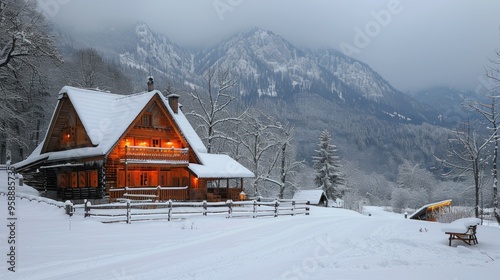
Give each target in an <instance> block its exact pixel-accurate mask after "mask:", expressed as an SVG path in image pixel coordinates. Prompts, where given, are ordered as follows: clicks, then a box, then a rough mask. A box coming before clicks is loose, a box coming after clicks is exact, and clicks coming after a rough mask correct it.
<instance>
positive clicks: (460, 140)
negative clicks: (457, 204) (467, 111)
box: [438, 120, 493, 217]
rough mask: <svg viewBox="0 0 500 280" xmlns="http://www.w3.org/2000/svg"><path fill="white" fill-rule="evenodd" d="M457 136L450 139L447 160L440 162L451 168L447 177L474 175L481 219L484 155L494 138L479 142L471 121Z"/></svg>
mask: <svg viewBox="0 0 500 280" xmlns="http://www.w3.org/2000/svg"><path fill="white" fill-rule="evenodd" d="M455 136H456V137H455V138H452V139H450V145H451V147H450V149H449V150H448V155H447V156H448V157H447V160H440V161H441V162H442V163H443V164H444V165H445V166H447V167H448V168H450V171H449V172H447V173H446V174H445V175H446V176H458V177H460V176H463V175H464V174H467V173H471V174H472V177H473V180H474V195H475V202H474V208H475V216H476V217H479V198H480V193H479V192H480V186H481V182H480V174H481V171H482V169H483V168H484V166H485V164H486V163H487V158H485V157H483V153H484V150H485V148H486V147H487V146H488V144H489V143H490V141H491V139H492V138H493V136H491V137H489V138H488V139H486V140H479V138H480V136H479V135H478V133H477V132H476V131H475V130H473V129H472V124H471V122H470V121H469V120H468V121H467V122H466V123H465V124H464V126H463V129H462V130H458V129H457V131H456V132H455ZM438 160H439V159H438Z"/></svg>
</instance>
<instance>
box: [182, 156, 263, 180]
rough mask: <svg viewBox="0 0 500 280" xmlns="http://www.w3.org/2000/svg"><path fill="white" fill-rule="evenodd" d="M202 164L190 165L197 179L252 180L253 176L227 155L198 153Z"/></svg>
mask: <svg viewBox="0 0 500 280" xmlns="http://www.w3.org/2000/svg"><path fill="white" fill-rule="evenodd" d="M199 157H200V160H201V163H202V164H195V163H190V164H189V169H190V170H191V171H192V172H193V173H194V174H196V176H197V177H198V178H253V177H255V175H254V174H253V173H252V172H251V171H250V170H248V169H247V168H246V167H244V166H243V165H241V164H240V163H239V162H237V161H236V160H234V159H232V158H231V157H230V156H228V155H220V154H207V153H199Z"/></svg>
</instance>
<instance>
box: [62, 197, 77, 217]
mask: <svg viewBox="0 0 500 280" xmlns="http://www.w3.org/2000/svg"><path fill="white" fill-rule="evenodd" d="M64 204H65V206H66V215H69V216H70V217H71V216H73V213H75V208H74V207H73V203H71V201H69V200H66V202H65V203H64Z"/></svg>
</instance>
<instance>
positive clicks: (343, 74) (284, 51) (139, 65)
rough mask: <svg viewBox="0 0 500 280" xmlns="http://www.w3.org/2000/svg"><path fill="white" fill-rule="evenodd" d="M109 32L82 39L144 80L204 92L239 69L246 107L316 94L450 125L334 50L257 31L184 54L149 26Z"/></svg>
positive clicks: (383, 113) (385, 114) (390, 115)
mask: <svg viewBox="0 0 500 280" xmlns="http://www.w3.org/2000/svg"><path fill="white" fill-rule="evenodd" d="M110 33H111V34H110V35H107V39H106V40H102V39H101V38H102V37H105V36H106V35H104V36H102V35H101V36H100V37H99V35H97V36H98V37H97V38H94V39H91V38H85V37H92V36H96V34H87V35H84V36H82V39H81V40H82V42H85V41H87V42H92V47H93V48H96V49H98V50H99V51H101V52H102V53H103V54H105V55H109V56H112V57H113V59H116V58H117V57H118V59H119V61H120V63H121V64H122V65H124V66H128V67H131V68H135V69H137V70H140V71H143V72H145V75H147V74H150V73H152V72H156V73H160V75H162V76H165V77H167V78H169V79H172V80H176V81H184V84H185V85H190V86H191V87H203V82H202V76H203V74H204V73H205V72H206V71H207V70H208V69H209V68H210V67H214V66H215V65H220V66H223V67H229V68H230V69H232V70H234V73H233V74H235V75H236V76H237V77H238V85H237V87H236V88H235V91H236V92H238V93H239V94H240V95H241V97H242V98H243V99H245V100H247V101H251V102H254V101H255V100H256V99H258V98H261V97H273V98H280V99H284V100H290V98H291V97H292V96H293V95H295V94H297V93H299V92H302V93H314V94H319V95H321V96H323V97H325V98H328V99H331V100H335V101H336V102H339V103H344V104H346V105H347V106H352V107H355V108H358V109H360V110H363V111H368V112H370V113H371V114H373V115H375V116H377V117H378V118H382V119H389V120H393V121H402V122H407V123H414V124H419V123H422V122H427V123H431V124H439V125H446V124H447V120H444V119H442V118H440V117H439V115H440V114H439V113H438V112H437V111H435V110H433V109H432V108H431V107H430V106H428V105H426V104H424V103H422V102H419V101H417V100H415V99H413V98H412V97H411V96H409V95H406V94H404V93H402V92H400V91H398V90H396V89H395V88H394V87H392V86H391V85H390V84H389V83H388V82H387V81H386V80H385V79H384V78H383V77H381V76H380V75H379V74H378V73H377V72H375V71H373V70H372V69H371V68H370V67H369V66H368V65H367V64H365V63H363V62H361V61H358V60H356V59H353V58H351V57H348V56H346V55H344V54H343V53H341V52H339V51H337V50H335V49H331V48H330V49H321V50H310V49H303V48H298V47H295V46H294V45H293V44H291V43H290V42H288V41H287V40H285V39H284V38H282V37H281V36H279V35H276V34H274V33H273V32H272V31H267V30H262V29H259V28H253V29H250V30H246V31H243V32H240V33H237V34H235V35H233V36H230V37H228V39H226V40H224V41H222V42H220V43H219V44H217V45H215V46H212V47H209V48H207V49H202V50H193V49H188V48H183V47H181V46H179V45H177V44H175V43H174V42H172V41H170V39H169V38H168V36H166V35H164V34H158V33H155V32H153V31H152V30H151V29H150V28H149V27H148V26H147V25H146V24H145V23H137V24H136V25H135V26H134V27H133V28H128V29H127V28H122V29H113V30H110ZM120 38H122V39H121V40H120ZM110 39H111V40H112V41H113V43H112V45H111V44H110V43H109V41H110Z"/></svg>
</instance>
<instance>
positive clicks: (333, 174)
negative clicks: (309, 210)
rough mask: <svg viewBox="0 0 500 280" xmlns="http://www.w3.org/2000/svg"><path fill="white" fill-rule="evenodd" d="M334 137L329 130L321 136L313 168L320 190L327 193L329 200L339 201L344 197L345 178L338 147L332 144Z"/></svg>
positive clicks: (316, 183) (315, 180)
mask: <svg viewBox="0 0 500 280" xmlns="http://www.w3.org/2000/svg"><path fill="white" fill-rule="evenodd" d="M331 141H332V137H331V136H330V133H328V131H327V130H324V131H323V132H321V135H320V136H319V144H318V147H319V148H318V150H315V152H316V156H313V168H314V170H315V171H316V176H315V178H314V182H315V185H316V187H317V188H318V189H322V190H323V191H325V193H326V195H327V196H328V199H337V198H340V197H341V196H342V188H343V184H344V178H343V176H342V173H341V172H340V163H339V156H337V146H335V145H333V144H331Z"/></svg>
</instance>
